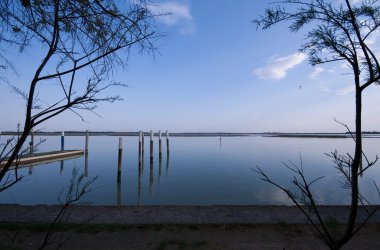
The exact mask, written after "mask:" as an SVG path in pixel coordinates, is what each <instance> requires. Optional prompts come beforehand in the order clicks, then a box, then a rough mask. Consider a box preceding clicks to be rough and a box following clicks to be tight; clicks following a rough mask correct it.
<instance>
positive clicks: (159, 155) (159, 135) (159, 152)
mask: <svg viewBox="0 0 380 250" xmlns="http://www.w3.org/2000/svg"><path fill="white" fill-rule="evenodd" d="M158 157H159V159H161V158H162V143H161V131H158Z"/></svg>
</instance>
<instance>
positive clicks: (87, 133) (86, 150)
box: [84, 130, 90, 155]
mask: <svg viewBox="0 0 380 250" xmlns="http://www.w3.org/2000/svg"><path fill="white" fill-rule="evenodd" d="M89 137H90V132H88V130H86V143H85V148H84V153H85V154H86V155H87V154H88V139H89Z"/></svg>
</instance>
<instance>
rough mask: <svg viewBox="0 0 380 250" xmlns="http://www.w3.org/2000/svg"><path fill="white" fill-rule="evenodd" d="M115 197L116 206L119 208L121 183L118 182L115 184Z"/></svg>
mask: <svg viewBox="0 0 380 250" xmlns="http://www.w3.org/2000/svg"><path fill="white" fill-rule="evenodd" d="M116 186H117V197H116V200H117V201H116V203H117V206H118V207H120V206H121V182H120V181H118V182H117V184H116Z"/></svg>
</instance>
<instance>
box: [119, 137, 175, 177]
mask: <svg viewBox="0 0 380 250" xmlns="http://www.w3.org/2000/svg"><path fill="white" fill-rule="evenodd" d="M149 134H150V150H149V151H150V157H149V159H150V162H151V163H152V162H153V155H154V154H153V145H154V140H153V138H154V132H153V130H151V131H150V133H149ZM165 135H166V155H167V157H169V132H168V131H167V130H166V133H165ZM144 138H145V136H144V132H143V131H139V159H138V161H139V166H141V164H142V161H143V159H144V148H145V147H144V142H145V139H144ZM122 145H123V138H122V137H119V155H118V167H117V182H120V180H121V167H122V156H123V147H122ZM158 157H159V159H160V160H161V159H162V133H161V131H158Z"/></svg>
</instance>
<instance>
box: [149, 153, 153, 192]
mask: <svg viewBox="0 0 380 250" xmlns="http://www.w3.org/2000/svg"><path fill="white" fill-rule="evenodd" d="M153 184H154V174H153V160H150V171H149V196H151V197H152V196H153Z"/></svg>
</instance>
